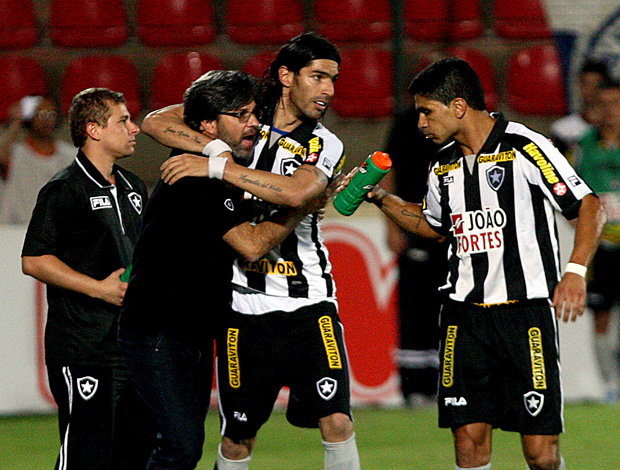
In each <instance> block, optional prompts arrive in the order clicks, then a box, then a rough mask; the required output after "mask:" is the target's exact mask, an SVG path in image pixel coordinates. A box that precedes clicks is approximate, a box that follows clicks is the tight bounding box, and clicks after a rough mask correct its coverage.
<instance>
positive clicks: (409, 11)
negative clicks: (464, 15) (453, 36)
mask: <svg viewBox="0 0 620 470" xmlns="http://www.w3.org/2000/svg"><path fill="white" fill-rule="evenodd" d="M404 3H405V12H404V19H405V29H406V31H407V36H409V37H410V38H411V39H413V40H415V41H442V40H445V38H446V37H447V34H448V24H449V23H448V2H447V0H404Z"/></svg>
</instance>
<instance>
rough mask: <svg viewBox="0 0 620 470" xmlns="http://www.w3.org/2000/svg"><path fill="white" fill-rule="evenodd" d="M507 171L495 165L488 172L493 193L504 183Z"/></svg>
mask: <svg viewBox="0 0 620 470" xmlns="http://www.w3.org/2000/svg"><path fill="white" fill-rule="evenodd" d="M505 174H506V170H504V168H502V167H501V166H497V165H493V166H492V167H491V168H489V169H488V170H487V183H489V186H490V187H491V189H492V190H493V191H497V190H498V189H499V188H500V187H501V186H502V183H503V182H504V176H505Z"/></svg>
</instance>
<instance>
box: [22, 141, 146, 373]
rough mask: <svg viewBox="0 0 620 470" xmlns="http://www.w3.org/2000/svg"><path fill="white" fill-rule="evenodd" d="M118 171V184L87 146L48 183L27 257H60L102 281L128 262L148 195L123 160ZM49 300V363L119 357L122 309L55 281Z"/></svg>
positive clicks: (113, 361) (92, 361)
mask: <svg viewBox="0 0 620 470" xmlns="http://www.w3.org/2000/svg"><path fill="white" fill-rule="evenodd" d="M113 172H114V175H115V177H116V186H113V185H111V184H110V183H109V182H108V181H106V179H105V178H104V177H103V175H101V173H99V171H98V170H97V169H96V168H95V166H94V165H93V164H92V163H91V162H90V160H88V159H87V158H86V156H85V155H84V154H83V153H82V152H81V151H79V152H78V155H77V158H76V159H75V161H74V162H73V163H72V164H71V165H69V166H68V167H67V168H65V169H64V170H62V171H60V172H59V173H58V174H56V175H55V176H54V177H53V178H52V179H51V180H50V181H49V182H48V183H47V184H46V185H45V186H44V187H43V188H42V189H41V191H40V193H39V196H38V199H37V204H36V206H35V208H34V211H33V214H32V219H31V221H30V224H29V226H28V231H27V233H26V240H25V242H24V247H23V250H22V256H42V255H55V256H56V257H58V258H59V259H60V260H61V261H63V262H65V263H66V264H67V265H69V266H70V267H71V268H73V269H75V270H76V271H78V272H80V273H83V274H86V275H87V276H90V277H93V278H95V279H105V278H106V277H108V276H109V275H110V274H111V273H112V272H114V271H115V270H117V269H119V268H122V267H126V266H128V265H129V263H130V262H131V258H132V256H133V247H134V246H135V243H136V241H137V239H138V234H139V230H140V222H141V214H142V213H143V208H144V206H145V205H146V201H147V197H148V193H147V190H146V186H145V185H144V183H143V182H142V181H141V180H140V179H139V178H138V177H137V176H136V175H134V174H133V173H131V172H129V171H127V170H124V169H122V168H120V167H118V166H117V165H114V169H113ZM47 299H48V304H49V310H48V320H47V326H46V331H45V350H46V362H47V364H49V365H113V364H116V363H118V361H119V358H120V350H119V348H118V345H117V340H116V338H117V324H118V315H119V313H120V308H119V307H116V306H114V305H112V304H109V303H107V302H104V301H103V300H98V299H94V298H92V297H89V296H86V295H83V294H79V293H77V292H73V291H70V290H66V289H60V288H57V287H54V286H48V287H47Z"/></svg>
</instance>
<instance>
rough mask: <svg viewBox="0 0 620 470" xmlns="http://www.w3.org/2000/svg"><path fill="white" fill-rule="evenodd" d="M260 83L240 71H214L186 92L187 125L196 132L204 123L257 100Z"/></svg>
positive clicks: (185, 112) (184, 100)
mask: <svg viewBox="0 0 620 470" xmlns="http://www.w3.org/2000/svg"><path fill="white" fill-rule="evenodd" d="M257 96H258V91H257V80H256V78H254V77H253V76H252V75H250V74H248V73H245V72H242V71H240V70H211V71H209V72H207V73H205V74H204V75H203V76H201V77H200V78H198V79H197V80H196V81H194V83H192V85H191V86H190V87H189V88H188V89H187V90H186V91H185V94H184V95H183V104H184V105H185V111H184V115H183V119H184V121H185V123H186V124H187V125H188V126H189V127H190V128H192V129H193V130H195V131H199V130H200V123H201V122H202V121H205V120H206V121H210V120H214V119H216V118H217V116H218V115H219V114H220V113H222V112H226V111H233V110H235V109H239V108H241V107H242V106H245V105H246V104H248V103H249V102H251V101H252V100H257Z"/></svg>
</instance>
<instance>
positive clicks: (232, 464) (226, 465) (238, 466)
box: [215, 444, 252, 470]
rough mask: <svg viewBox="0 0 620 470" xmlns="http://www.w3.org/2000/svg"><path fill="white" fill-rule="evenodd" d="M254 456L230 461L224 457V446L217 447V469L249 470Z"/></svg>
mask: <svg viewBox="0 0 620 470" xmlns="http://www.w3.org/2000/svg"><path fill="white" fill-rule="evenodd" d="M250 460H252V455H248V456H247V457H246V458H245V459H242V460H229V459H227V458H226V457H224V456H223V455H222V444H220V445H218V446H217V460H216V461H215V468H216V469H217V470H249V468H250Z"/></svg>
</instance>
